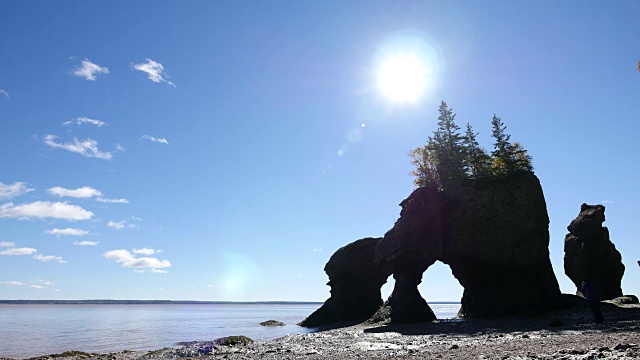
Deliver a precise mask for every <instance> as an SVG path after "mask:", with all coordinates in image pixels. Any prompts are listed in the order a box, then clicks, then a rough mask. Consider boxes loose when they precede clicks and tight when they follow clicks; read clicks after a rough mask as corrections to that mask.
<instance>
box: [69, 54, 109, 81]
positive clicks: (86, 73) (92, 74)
mask: <svg viewBox="0 0 640 360" xmlns="http://www.w3.org/2000/svg"><path fill="white" fill-rule="evenodd" d="M108 73H109V69H107V68H106V67H102V66H100V65H97V64H94V63H92V62H91V61H90V60H89V59H84V60H82V63H81V65H80V66H78V67H77V68H75V69H74V70H73V75H75V76H77V77H82V78H85V79H86V80H93V81H95V80H96V75H99V74H108Z"/></svg>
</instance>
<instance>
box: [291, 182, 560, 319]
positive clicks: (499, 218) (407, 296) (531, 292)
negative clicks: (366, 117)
mask: <svg viewBox="0 0 640 360" xmlns="http://www.w3.org/2000/svg"><path fill="white" fill-rule="evenodd" d="M400 206H401V207H402V210H401V212H400V218H399V219H398V220H397V221H396V223H395V225H394V226H393V228H392V229H390V230H389V231H388V232H387V233H386V234H385V235H384V237H383V238H382V239H378V240H369V242H368V243H367V244H368V246H371V244H373V243H374V242H375V243H376V246H375V251H374V252H373V254H374V258H373V259H371V252H367V255H366V259H367V261H366V263H367V268H368V269H370V270H368V271H371V274H373V273H379V274H381V275H382V274H393V277H394V279H395V286H394V289H393V293H392V294H391V296H390V297H389V299H388V301H386V302H385V303H384V305H383V306H382V307H380V309H378V311H377V312H376V313H375V315H374V316H373V319H374V320H381V319H386V320H390V321H391V322H394V323H412V322H424V321H431V320H434V319H435V315H434V314H433V312H432V311H431V309H430V308H429V305H428V304H427V303H426V301H425V300H424V299H423V298H422V296H421V295H420V292H419V291H418V284H420V282H421V279H422V274H423V273H424V272H425V271H426V270H427V269H428V268H429V267H430V266H431V265H433V264H434V263H435V262H436V261H442V262H443V263H445V264H447V265H449V267H450V268H451V271H452V273H453V276H454V277H455V278H456V279H458V281H459V282H460V284H461V285H462V286H463V288H464V292H463V296H462V299H461V303H462V307H461V311H460V313H461V315H463V316H467V317H488V316H509V315H518V314H529V313H536V312H540V311H544V310H547V309H550V308H553V307H554V306H556V305H557V304H558V301H559V298H560V288H559V286H558V282H557V279H556V277H555V274H554V273H553V269H552V267H551V261H550V259H549V249H548V248H549V230H548V228H549V217H548V215H547V209H546V203H545V200H544V195H543V193H542V187H541V186H540V182H539V180H538V178H537V177H536V176H535V175H533V174H532V173H530V172H522V173H518V174H514V175H513V176H510V177H509V178H504V179H497V180H492V181H487V182H475V181H469V182H468V183H467V184H466V185H464V186H461V187H460V188H458V189H454V190H447V191H444V192H442V191H436V190H431V189H426V188H420V189H417V190H415V191H414V192H413V193H412V194H411V195H410V196H409V197H408V198H407V199H405V200H404V201H403V202H402V203H400ZM359 241H362V240H359ZM356 243H357V242H356ZM354 244H355V243H352V244H350V245H347V246H346V247H345V248H347V247H349V246H352V245H354ZM345 248H342V249H340V250H338V252H340V251H343V249H345ZM352 248H353V249H355V248H356V247H355V245H354V246H353V247H352ZM338 252H336V254H334V256H332V258H331V260H329V263H331V262H332V260H333V259H334V257H335V256H336V255H337V254H338ZM352 254H354V255H352V257H353V258H356V257H357V256H355V253H352ZM351 261H353V259H352V260H351ZM329 263H327V267H329ZM327 267H325V271H327ZM327 274H328V275H329V279H330V282H329V284H330V285H331V286H332V297H331V298H330V299H329V300H327V302H326V303H325V305H324V306H323V307H322V308H321V309H320V310H318V311H321V310H322V311H325V310H328V309H329V307H328V306H327V305H328V303H330V302H332V303H333V302H335V299H337V297H335V298H334V292H335V289H334V284H336V283H337V282H338V281H337V279H338V277H337V273H334V274H333V277H332V274H331V273H330V272H329V271H327ZM358 277H359V278H360V279H366V278H367V277H368V276H365V275H363V274H362V275H358ZM372 278H376V277H375V276H373V277H372ZM334 279H335V280H334ZM363 281H366V280H363ZM385 281H386V277H385ZM378 283H379V280H378ZM375 284H377V283H375ZM382 284H384V282H382V283H380V285H375V286H378V292H377V294H378V297H379V296H380V295H379V294H380V293H379V288H380V286H382ZM371 286H374V283H373V282H372V284H371ZM340 289H342V286H341V287H340ZM347 291H348V292H349V291H351V290H347ZM354 291H355V290H354ZM370 295H371V296H373V295H375V294H374V293H373V292H371V293H370ZM340 298H349V296H345V295H344V294H341V295H340ZM332 299H333V300H332ZM377 301H378V302H379V303H381V302H382V299H378V300H377ZM332 306H333V305H332ZM350 307H351V308H355V306H350ZM346 308H349V307H341V308H340V309H346ZM323 309H324V310H323ZM367 309H368V311H370V310H371V308H369V307H368V308H367ZM372 314H373V312H372ZM314 315H316V314H315V313H314V314H312V315H311V316H310V318H313V317H314ZM360 316H361V317H362V316H364V314H363V313H360ZM325 318H327V317H326V316H325ZM327 319H328V318H327ZM307 320H309V319H307ZM307 320H305V322H303V323H302V324H301V325H303V326H317V325H309V323H306V322H307Z"/></svg>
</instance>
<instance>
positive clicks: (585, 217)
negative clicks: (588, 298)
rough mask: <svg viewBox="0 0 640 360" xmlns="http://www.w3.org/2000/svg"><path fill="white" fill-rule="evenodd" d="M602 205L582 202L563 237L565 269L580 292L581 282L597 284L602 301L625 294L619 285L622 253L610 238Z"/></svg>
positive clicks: (622, 269) (622, 272)
mask: <svg viewBox="0 0 640 360" xmlns="http://www.w3.org/2000/svg"><path fill="white" fill-rule="evenodd" d="M604 210H605V207H604V206H603V205H587V204H582V206H581V207H580V214H579V215H578V217H577V218H575V219H574V220H573V221H571V224H569V226H568V227H567V230H569V234H567V236H566V237H565V239H564V272H565V274H567V276H568V277H569V278H570V279H571V281H573V283H574V284H575V285H576V294H577V295H580V296H582V295H583V294H582V293H581V292H580V289H581V286H582V281H583V280H585V279H590V280H592V281H594V282H595V283H596V284H597V289H598V293H599V295H600V296H599V297H600V299H601V300H610V299H614V298H617V297H620V296H622V289H621V287H620V284H621V281H622V275H623V274H624V265H623V264H622V256H620V253H619V252H618V250H616V247H615V246H614V245H613V243H612V242H611V241H610V240H609V229H607V228H606V227H605V226H602V223H603V222H604V221H605V216H604Z"/></svg>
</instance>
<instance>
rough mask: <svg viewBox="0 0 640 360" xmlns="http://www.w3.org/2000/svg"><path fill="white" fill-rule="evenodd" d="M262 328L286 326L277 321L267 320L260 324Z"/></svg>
mask: <svg viewBox="0 0 640 360" xmlns="http://www.w3.org/2000/svg"><path fill="white" fill-rule="evenodd" d="M260 325H262V326H285V325H286V324H285V323H283V322H282V321H278V320H267V321H263V322H261V323H260Z"/></svg>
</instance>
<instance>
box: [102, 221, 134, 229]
mask: <svg viewBox="0 0 640 360" xmlns="http://www.w3.org/2000/svg"><path fill="white" fill-rule="evenodd" d="M107 226H108V227H110V228H112V229H116V230H122V229H124V228H125V227H126V228H128V229H139V228H140V226H138V225H137V224H128V223H127V221H126V220H121V221H109V222H108V223H107Z"/></svg>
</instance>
